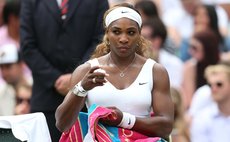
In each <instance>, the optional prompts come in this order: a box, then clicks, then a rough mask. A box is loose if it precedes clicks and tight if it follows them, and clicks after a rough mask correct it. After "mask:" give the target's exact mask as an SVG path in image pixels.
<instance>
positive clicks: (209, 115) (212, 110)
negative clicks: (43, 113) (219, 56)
mask: <svg viewBox="0 0 230 142" xmlns="http://www.w3.org/2000/svg"><path fill="white" fill-rule="evenodd" d="M205 77H206V78H207V82H208V84H209V86H210V88H211V94H212V98H213V100H214V102H215V104H212V105H210V106H209V107H206V108H205V109H203V110H201V111H200V113H199V114H196V115H195V116H193V120H192V123H191V142H217V141H220V142H229V141H230V135H229V133H230V123H229V117H230V64H229V62H222V63H220V64H217V65H210V66H208V67H207V68H206V69H205Z"/></svg>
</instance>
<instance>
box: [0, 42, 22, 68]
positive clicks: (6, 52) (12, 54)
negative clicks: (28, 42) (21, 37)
mask: <svg viewBox="0 0 230 142" xmlns="http://www.w3.org/2000/svg"><path fill="white" fill-rule="evenodd" d="M17 61H18V49H17V47H16V45H14V44H5V45H2V46H1V48H0V64H9V63H16V62H17Z"/></svg>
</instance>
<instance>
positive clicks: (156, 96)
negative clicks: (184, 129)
mask: <svg viewBox="0 0 230 142" xmlns="http://www.w3.org/2000/svg"><path fill="white" fill-rule="evenodd" d="M152 108H153V111H154V116H153V117H151V118H136V122H135V124H134V127H133V128H132V130H134V131H137V132H140V133H142V134H144V135H148V136H151V137H162V138H168V137H169V135H170V133H171V131H172V128H173V121H174V105H173V102H172V98H171V95H170V83H169V76H168V73H167V71H166V69H165V68H164V67H163V66H162V65H160V64H157V63H156V64H155V65H154V67H153V89H152Z"/></svg>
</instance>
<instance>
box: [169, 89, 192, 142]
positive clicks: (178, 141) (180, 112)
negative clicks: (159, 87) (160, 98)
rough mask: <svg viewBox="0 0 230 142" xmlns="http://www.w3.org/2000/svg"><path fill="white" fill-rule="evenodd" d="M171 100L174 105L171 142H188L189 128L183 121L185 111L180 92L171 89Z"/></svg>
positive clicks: (184, 120)
mask: <svg viewBox="0 0 230 142" xmlns="http://www.w3.org/2000/svg"><path fill="white" fill-rule="evenodd" d="M170 91H171V95H172V100H173V103H174V120H175V121H174V127H173V131H172V133H171V137H172V142H189V141H190V137H189V126H188V123H187V121H186V119H185V110H184V106H183V100H182V97H181V94H180V92H179V91H178V90H177V89H176V88H173V87H171V89H170Z"/></svg>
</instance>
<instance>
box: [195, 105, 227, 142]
mask: <svg viewBox="0 0 230 142" xmlns="http://www.w3.org/2000/svg"><path fill="white" fill-rule="evenodd" d="M229 134H230V116H223V115H222V114H221V112H220V111H219V109H218V107H217V105H214V104H213V105H212V106H210V107H207V108H206V109H204V110H203V111H201V113H199V114H197V115H196V116H194V119H193V121H192V125H191V142H230V135H229Z"/></svg>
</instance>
